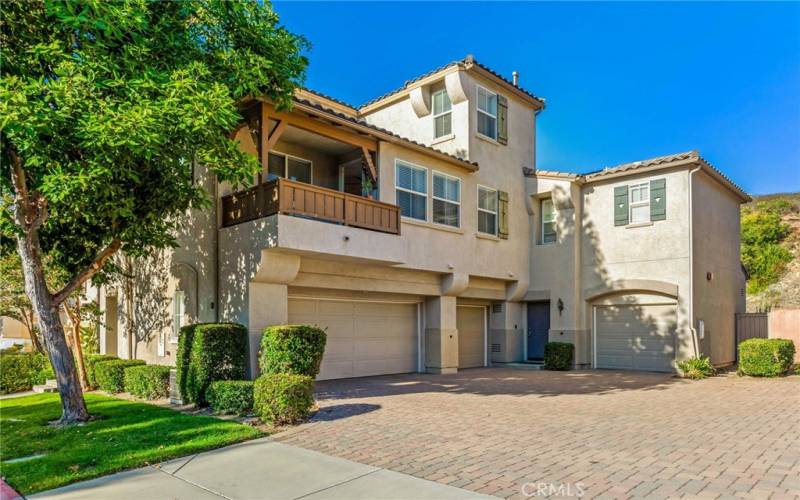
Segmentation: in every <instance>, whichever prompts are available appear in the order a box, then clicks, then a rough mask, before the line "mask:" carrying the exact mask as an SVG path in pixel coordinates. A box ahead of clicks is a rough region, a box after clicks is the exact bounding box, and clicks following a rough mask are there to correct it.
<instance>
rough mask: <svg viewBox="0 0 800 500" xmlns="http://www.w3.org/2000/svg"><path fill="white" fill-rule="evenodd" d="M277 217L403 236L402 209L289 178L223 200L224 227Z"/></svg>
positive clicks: (255, 187)
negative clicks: (315, 221) (298, 218)
mask: <svg viewBox="0 0 800 500" xmlns="http://www.w3.org/2000/svg"><path fill="white" fill-rule="evenodd" d="M275 214H285V215H295V216H299V217H309V218H312V219H319V220H323V221H327V222H333V223H336V224H343V225H346V226H352V227H360V228H364V229H370V230H372V231H381V232H384V233H392V234H400V207H398V206H396V205H390V204H388V203H383V202H380V201H375V200H370V199H368V198H364V197H362V196H355V195H352V194H348V193H342V192H340V191H335V190H333V189H328V188H324V187H320V186H314V185H311V184H306V183H304V182H297V181H292V180H289V179H283V178H281V179H277V180H274V181H270V182H266V183H263V184H260V185H258V186H254V187H252V188H250V189H247V190H245V191H241V192H238V193H233V194H230V195H228V196H223V197H222V227H228V226H233V225H236V224H241V223H242V222H247V221H250V220H254V219H260V218H261V217H267V216H270V215H275Z"/></svg>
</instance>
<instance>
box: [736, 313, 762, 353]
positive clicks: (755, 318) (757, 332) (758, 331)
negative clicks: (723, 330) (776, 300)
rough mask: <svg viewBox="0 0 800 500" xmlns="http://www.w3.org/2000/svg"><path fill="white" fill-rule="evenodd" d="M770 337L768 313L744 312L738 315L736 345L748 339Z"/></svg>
mask: <svg viewBox="0 0 800 500" xmlns="http://www.w3.org/2000/svg"><path fill="white" fill-rule="evenodd" d="M768 337H769V314H768V313H742V314H737V315H736V345H737V346H738V345H739V344H740V343H741V342H742V341H743V340H747V339H765V338H768Z"/></svg>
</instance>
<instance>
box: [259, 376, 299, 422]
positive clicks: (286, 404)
mask: <svg viewBox="0 0 800 500" xmlns="http://www.w3.org/2000/svg"><path fill="white" fill-rule="evenodd" d="M313 405H314V379H313V378H311V377H310V376H308V375H295V374H291V373H265V374H263V375H261V376H260V377H258V379H256V381H255V384H253V410H255V412H256V414H257V415H258V416H259V417H260V418H261V420H263V421H264V422H267V423H273V424H277V425H283V424H297V423H300V422H302V421H303V420H305V419H306V418H307V417H308V414H309V412H310V411H311V407H312V406H313Z"/></svg>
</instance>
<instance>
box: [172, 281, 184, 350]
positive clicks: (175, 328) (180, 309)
mask: <svg viewBox="0 0 800 500" xmlns="http://www.w3.org/2000/svg"><path fill="white" fill-rule="evenodd" d="M185 319H186V294H185V293H184V292H183V290H175V294H174V295H173V296H172V337H171V338H170V342H177V341H178V336H179V334H180V332H181V327H182V326H184V325H185V324H186V321H185Z"/></svg>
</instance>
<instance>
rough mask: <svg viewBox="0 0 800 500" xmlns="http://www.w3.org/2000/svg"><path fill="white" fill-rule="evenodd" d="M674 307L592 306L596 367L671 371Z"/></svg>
mask: <svg viewBox="0 0 800 500" xmlns="http://www.w3.org/2000/svg"><path fill="white" fill-rule="evenodd" d="M676 325H677V316H676V306H675V305H615V306H596V307H595V345H596V352H595V360H596V366H597V368H611V369H616V370H644V371H658V372H669V371H673V369H674V368H673V360H674V359H675V330H676Z"/></svg>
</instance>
